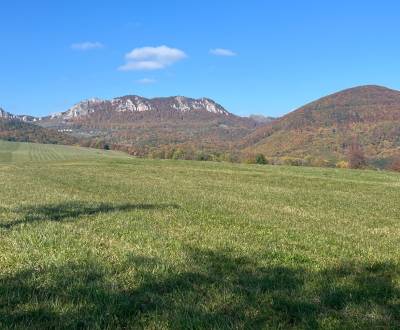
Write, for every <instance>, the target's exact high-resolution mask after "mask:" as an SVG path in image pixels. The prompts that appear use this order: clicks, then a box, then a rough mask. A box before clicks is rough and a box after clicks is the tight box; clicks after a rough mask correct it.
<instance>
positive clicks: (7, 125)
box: [0, 112, 79, 145]
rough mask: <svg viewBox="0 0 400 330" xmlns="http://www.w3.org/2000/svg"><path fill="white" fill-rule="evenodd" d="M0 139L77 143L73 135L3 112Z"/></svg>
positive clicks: (0, 123)
mask: <svg viewBox="0 0 400 330" xmlns="http://www.w3.org/2000/svg"><path fill="white" fill-rule="evenodd" d="M0 139H2V140H8V141H18V142H36V143H50V144H65V145H72V144H77V143H79V140H78V139H77V138H75V137H73V136H70V135H67V134H63V133H60V132H57V131H56V130H53V129H47V128H43V127H40V126H37V125H35V124H33V123H29V122H25V121H23V120H22V119H21V118H20V117H18V116H14V115H12V114H10V113H5V112H3V116H2V117H0Z"/></svg>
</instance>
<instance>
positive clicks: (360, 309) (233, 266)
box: [0, 249, 400, 329]
mask: <svg viewBox="0 0 400 330" xmlns="http://www.w3.org/2000/svg"><path fill="white" fill-rule="evenodd" d="M159 266H160V262H159V261H157V260H156V259H149V258H143V257H140V258H138V257H132V258H128V259H127V260H126V262H125V263H124V264H121V265H119V266H118V268H117V269H110V267H107V265H103V266H101V265H100V264H98V263H94V262H85V263H80V264H74V263H70V264H66V265H64V266H63V267H59V268H49V269H44V270H42V271H37V270H33V269H28V270H26V271H23V272H20V273H17V274H14V275H12V276H7V277H2V278H0V280H1V281H0V327H4V328H9V327H22V328H24V327H30V328H69V329H70V328H72V329H73V328H142V327H150V328H160V327H167V328H174V329H176V328H178V329H181V328H191V329H197V328H215V329H217V328H218V329H221V328H230V329H231V328H250V329H262V328H266V327H270V328H313V329H315V328H393V329H395V328H397V327H398V326H399V324H400V305H399V304H400V302H399V299H400V290H399V287H398V286H396V282H395V280H396V279H398V278H399V275H400V272H399V269H398V267H397V266H395V265H393V264H391V263H375V264H343V265H340V266H338V267H335V268H331V269H326V270H324V271H321V272H312V271H307V270H306V269H300V268H291V267H286V266H281V267H277V266H270V267H263V266H259V265H257V263H255V262H254V261H252V260H250V259H247V258H235V257H232V256H230V254H229V253H226V252H216V251H208V250H198V249H188V268H189V269H190V270H189V271H183V270H181V271H173V272H172V271H171V270H169V271H163V272H160V271H156V270H157V269H158V270H159V269H160V267H159ZM132 268H133V269H135V273H134V274H132V272H131V271H129V270H131V269H132ZM118 279H119V280H118ZM121 279H124V280H121ZM118 281H120V282H118ZM127 283H130V284H127ZM132 283H136V284H132Z"/></svg>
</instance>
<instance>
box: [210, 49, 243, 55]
mask: <svg viewBox="0 0 400 330" xmlns="http://www.w3.org/2000/svg"><path fill="white" fill-rule="evenodd" d="M210 54H212V55H216V56H236V55H237V54H236V53H235V52H234V51H233V50H230V49H225V48H215V49H210Z"/></svg>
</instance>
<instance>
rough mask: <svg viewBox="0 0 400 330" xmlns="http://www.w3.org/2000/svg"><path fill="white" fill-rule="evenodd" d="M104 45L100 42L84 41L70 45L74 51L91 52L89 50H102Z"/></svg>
mask: <svg viewBox="0 0 400 330" xmlns="http://www.w3.org/2000/svg"><path fill="white" fill-rule="evenodd" d="M103 47H104V45H103V44H102V43H101V42H91V41H85V42H81V43H76V44H72V45H71V48H72V49H75V50H91V49H99V48H103Z"/></svg>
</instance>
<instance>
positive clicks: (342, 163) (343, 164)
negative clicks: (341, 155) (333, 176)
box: [336, 160, 349, 168]
mask: <svg viewBox="0 0 400 330" xmlns="http://www.w3.org/2000/svg"><path fill="white" fill-rule="evenodd" d="M336 167H337V168H349V162H346V161H345V160H341V161H340V162H337V163H336Z"/></svg>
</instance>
